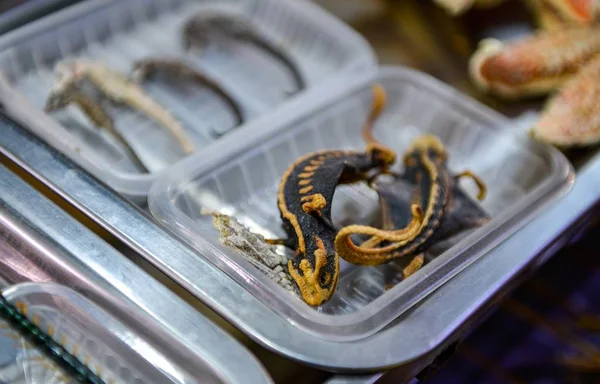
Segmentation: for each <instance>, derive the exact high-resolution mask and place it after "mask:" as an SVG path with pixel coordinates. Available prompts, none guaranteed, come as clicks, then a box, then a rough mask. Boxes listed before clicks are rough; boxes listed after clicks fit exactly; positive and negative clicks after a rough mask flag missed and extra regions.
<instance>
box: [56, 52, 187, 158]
mask: <svg viewBox="0 0 600 384" xmlns="http://www.w3.org/2000/svg"><path fill="white" fill-rule="evenodd" d="M55 70H56V73H57V75H58V82H57V83H56V85H55V86H54V88H53V89H52V91H51V94H50V97H53V95H54V94H56V93H62V92H64V89H65V88H67V87H69V86H70V85H71V84H72V83H73V82H79V81H81V80H88V81H90V82H91V83H92V84H93V85H94V86H95V87H96V88H97V89H98V90H99V91H101V92H102V94H103V95H104V96H105V97H106V98H108V99H110V100H111V101H113V102H116V103H120V104H126V105H128V106H130V107H132V108H134V109H137V110H138V111H140V112H142V113H144V114H145V115H147V116H149V117H150V118H152V119H154V120H155V121H157V122H158V123H160V124H161V125H163V126H164V127H165V128H167V129H168V130H169V131H170V132H171V134H172V135H173V136H174V137H175V138H176V140H177V141H178V142H179V144H180V145H181V148H182V149H183V151H184V152H185V153H186V154H189V153H192V152H193V151H194V144H193V143H192V141H191V140H190V139H189V138H188V136H187V135H186V133H185V130H184V129H183V127H182V126H181V124H180V123H179V122H178V121H177V120H176V119H175V118H174V117H173V116H172V115H171V114H170V113H169V112H168V111H167V110H166V109H165V108H163V107H162V106H161V105H160V104H158V103H157V102H155V101H154V100H152V99H151V98H150V97H149V96H148V95H146V94H145V93H144V91H143V90H142V89H141V88H140V87H139V86H138V85H136V84H135V83H134V82H132V81H129V80H128V79H127V78H125V77H124V76H123V75H121V74H120V73H118V72H116V71H114V70H112V69H111V68H109V67H107V66H106V65H104V64H102V63H99V62H96V61H92V60H88V59H75V60H73V61H72V62H70V63H68V64H67V63H64V62H61V63H58V64H57V66H56V69H55Z"/></svg>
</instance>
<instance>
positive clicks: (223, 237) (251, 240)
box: [202, 210, 297, 294]
mask: <svg viewBox="0 0 600 384" xmlns="http://www.w3.org/2000/svg"><path fill="white" fill-rule="evenodd" d="M202 214H203V215H207V214H210V215H212V217H213V226H214V227H215V228H216V229H217V230H218V231H219V234H220V237H219V240H220V241H221V243H223V244H224V245H225V246H227V247H230V248H232V249H234V250H236V251H238V252H239V253H240V254H241V255H242V256H243V257H244V258H245V259H246V260H248V261H249V262H250V263H252V265H254V266H255V267H256V268H257V269H259V270H260V271H262V272H263V273H264V274H266V275H267V276H269V278H270V279H271V280H273V281H275V283H277V284H278V285H279V286H281V287H283V288H284V289H286V290H288V291H290V292H294V293H296V294H297V292H296V290H295V289H294V287H293V285H292V280H291V278H290V276H289V274H288V272H287V259H286V257H285V256H283V255H280V254H278V253H277V251H276V250H275V246H274V245H272V244H268V243H266V242H265V238H264V237H263V236H261V235H259V234H256V233H253V232H251V231H250V229H248V227H246V226H245V225H243V224H242V223H240V222H239V221H237V219H236V218H234V217H232V216H228V215H224V214H222V213H218V212H208V211H205V210H203V211H202Z"/></svg>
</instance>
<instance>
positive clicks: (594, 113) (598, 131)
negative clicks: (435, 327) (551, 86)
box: [534, 55, 600, 146]
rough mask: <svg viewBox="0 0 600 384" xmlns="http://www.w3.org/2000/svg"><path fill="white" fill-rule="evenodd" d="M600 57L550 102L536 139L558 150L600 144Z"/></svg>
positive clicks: (543, 115) (539, 124) (536, 129)
mask: <svg viewBox="0 0 600 384" xmlns="http://www.w3.org/2000/svg"><path fill="white" fill-rule="evenodd" d="M599 106H600V55H597V56H596V57H595V58H594V59H593V60H592V61H590V62H589V63H588V64H587V65H586V66H584V67H582V68H581V70H580V72H579V73H578V74H577V75H576V76H575V77H573V79H571V80H570V81H569V82H567V83H566V84H565V86H564V87H563V89H562V91H561V92H560V93H559V94H558V95H556V96H555V97H554V98H552V99H551V100H550V102H549V103H548V105H547V106H546V108H545V109H544V112H543V114H542V117H541V118H540V121H539V122H538V123H537V125H536V126H535V128H534V136H535V137H537V138H539V139H540V140H543V141H546V142H549V143H552V144H556V145H559V146H572V145H591V144H595V143H597V142H599V141H600V108H599Z"/></svg>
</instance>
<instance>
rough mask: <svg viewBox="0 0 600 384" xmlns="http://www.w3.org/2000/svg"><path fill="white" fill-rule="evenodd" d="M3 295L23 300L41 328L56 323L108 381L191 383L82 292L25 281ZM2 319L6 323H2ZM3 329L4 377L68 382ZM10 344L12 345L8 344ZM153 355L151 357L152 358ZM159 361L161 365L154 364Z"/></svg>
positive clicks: (0, 361)
mask: <svg viewBox="0 0 600 384" xmlns="http://www.w3.org/2000/svg"><path fill="white" fill-rule="evenodd" d="M3 294H4V297H5V298H6V299H7V300H8V301H9V302H11V303H13V304H15V303H17V302H23V303H25V304H26V306H27V311H28V313H27V315H28V317H29V318H30V319H32V318H33V316H37V317H38V318H39V321H40V328H42V329H43V330H46V331H47V330H48V329H49V327H50V326H52V327H53V328H54V336H53V338H54V339H55V340H58V341H60V340H63V341H64V342H65V344H64V346H65V348H66V349H67V350H69V351H70V352H71V353H73V354H74V355H76V357H78V358H79V359H80V361H82V362H85V363H86V365H87V366H88V367H89V368H90V369H92V371H94V372H95V373H96V374H98V375H99V376H100V377H101V378H102V379H103V380H104V381H105V382H106V383H110V382H114V383H124V384H125V383H128V384H142V383H169V384H170V383H191V382H195V381H190V380H189V379H188V378H186V377H183V376H182V374H181V372H179V370H178V369H177V367H175V366H173V365H171V364H170V363H169V361H168V360H167V359H165V358H164V357H162V356H161V355H160V354H158V353H157V351H156V350H155V349H154V348H152V347H151V346H150V345H148V344H147V343H146V342H145V341H144V340H142V339H141V338H140V337H138V336H137V335H136V334H135V333H134V332H132V331H131V330H130V329H128V328H127V327H125V326H124V325H123V324H121V323H120V322H118V321H117V320H115V319H114V318H113V317H111V316H110V315H109V314H107V313H106V312H105V311H103V310H102V309H100V308H99V307H97V306H96V305H94V304H92V303H91V302H90V301H88V300H87V299H85V298H84V297H83V296H81V295H79V294H78V293H76V292H74V291H72V290H71V289H69V288H66V287H64V286H61V285H58V284H53V283H44V284H38V283H23V284H18V285H14V286H12V287H10V288H7V289H6V290H4V292H3ZM3 324H4V323H3ZM1 328H2V329H0V330H1V331H2V332H1V333H0V346H2V345H4V346H5V347H6V348H0V350H2V351H3V352H2V353H0V365H1V366H0V379H2V380H4V381H6V380H9V381H8V382H10V383H49V384H52V383H64V382H69V381H64V380H63V379H62V378H64V375H63V374H62V372H61V371H60V370H57V369H56V368H55V367H53V366H52V365H51V364H48V363H47V362H46V363H44V362H45V361H46V360H45V359H46V358H45V357H44V356H43V355H41V354H40V352H38V351H36V350H35V349H33V348H30V347H28V346H27V345H26V343H25V341H24V340H23V339H21V338H20V337H18V336H17V337H15V336H16V335H17V334H16V333H15V332H14V331H13V330H11V329H10V328H9V327H7V324H4V325H3V326H2V327H1ZM11 346H12V348H10V347H11ZM151 360H152V362H151ZM156 362H159V364H155V363H156Z"/></svg>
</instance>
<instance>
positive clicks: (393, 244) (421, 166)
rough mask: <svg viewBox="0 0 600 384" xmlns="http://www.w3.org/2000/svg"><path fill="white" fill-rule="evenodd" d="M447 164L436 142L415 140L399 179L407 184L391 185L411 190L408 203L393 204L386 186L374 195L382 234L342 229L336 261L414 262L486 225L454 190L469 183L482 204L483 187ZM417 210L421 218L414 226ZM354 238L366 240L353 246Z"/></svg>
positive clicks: (393, 197)
mask: <svg viewBox="0 0 600 384" xmlns="http://www.w3.org/2000/svg"><path fill="white" fill-rule="evenodd" d="M447 162H448V153H447V151H446V148H445V147H444V145H443V144H442V143H441V141H440V140H439V139H438V138H437V137H435V136H433V135H424V136H421V137H419V138H417V139H416V140H415V141H414V142H413V143H412V145H411V146H410V147H409V149H408V151H407V152H406V154H405V155H404V166H405V171H404V173H403V174H402V175H400V176H398V178H399V179H401V180H405V181H407V182H408V183H407V184H406V183H395V184H393V185H394V186H395V187H396V188H398V189H400V188H402V187H403V186H409V187H410V188H411V190H413V194H412V198H411V199H410V200H409V201H402V200H401V199H398V198H397V197H396V194H397V192H396V191H395V190H394V189H393V188H390V185H387V187H384V188H383V189H379V190H378V192H379V196H380V203H381V209H382V213H383V215H382V216H383V223H382V224H383V225H382V228H381V229H380V228H375V227H370V226H363V225H351V226H347V227H344V228H342V229H341V230H340V231H339V233H338V234H337V236H336V239H335V246H336V251H337V252H338V254H339V256H340V257H341V258H343V259H344V260H346V261H348V262H350V263H352V264H357V265H380V264H383V263H387V262H389V261H391V260H394V259H397V258H414V257H415V256H417V255H419V254H421V253H423V252H425V251H426V250H427V249H428V248H429V247H430V246H431V245H433V244H435V243H437V242H439V241H442V240H446V239H448V238H449V237H451V236H452V235H455V234H456V233H457V232H459V231H462V230H464V229H468V228H470V227H473V226H479V225H482V224H483V223H485V222H486V221H487V220H486V219H487V215H486V214H485V213H484V212H483V211H482V210H481V209H480V208H478V207H477V206H476V205H475V203H474V202H472V201H470V200H469V198H468V197H467V196H466V195H465V194H464V193H463V192H462V191H461V190H460V187H459V186H458V184H457V181H458V179H459V178H462V177H470V178H472V179H473V180H475V182H476V183H477V186H478V188H479V195H478V199H479V200H482V199H483V198H484V197H485V190H486V188H485V185H484V184H483V181H481V180H480V179H479V178H478V177H477V176H475V175H474V174H473V173H472V172H470V171H465V172H462V173H459V174H457V175H451V174H450V172H449V170H448V165H447ZM375 189H376V190H377V189H378V188H377V187H375ZM417 208H418V209H419V210H420V211H421V213H420V215H421V217H420V219H419V220H418V221H415V220H414V218H415V217H416V216H417V215H416V214H415V209H417ZM407 222H408V223H407ZM390 228H391V229H390ZM401 228H402V229H401ZM356 235H360V236H371V237H370V238H369V239H368V240H367V241H365V242H364V243H362V244H361V245H356V244H355V243H354V241H353V240H352V238H351V236H356Z"/></svg>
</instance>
